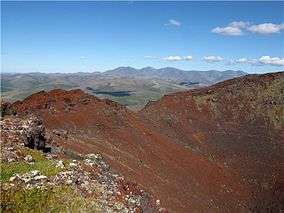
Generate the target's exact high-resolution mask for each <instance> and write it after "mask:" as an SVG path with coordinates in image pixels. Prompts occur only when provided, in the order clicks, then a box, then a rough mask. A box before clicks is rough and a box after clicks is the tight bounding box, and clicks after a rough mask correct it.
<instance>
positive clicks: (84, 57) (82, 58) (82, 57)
mask: <svg viewBox="0 0 284 213" xmlns="http://www.w3.org/2000/svg"><path fill="white" fill-rule="evenodd" d="M80 59H81V60H86V59H88V57H87V56H80Z"/></svg>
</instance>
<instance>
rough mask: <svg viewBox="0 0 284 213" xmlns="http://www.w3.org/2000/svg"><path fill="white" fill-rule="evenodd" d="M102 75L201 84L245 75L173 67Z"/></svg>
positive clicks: (117, 70) (114, 70)
mask: <svg viewBox="0 0 284 213" xmlns="http://www.w3.org/2000/svg"><path fill="white" fill-rule="evenodd" d="M103 74H107V75H115V76H120V77H134V78H151V79H153V78H158V79H161V80H167V81H177V82H179V81H192V82H199V83H201V84H213V83H216V82H219V81H224V80H227V79H231V78H235V77H238V76H242V75H246V74H247V73H246V72H243V71H240V70H238V71H234V70H226V71H218V70H208V71H197V70H190V71H185V70H180V69H177V68H174V67H165V68H161V69H155V68H153V67H144V68H142V69H135V68H133V67H118V68H116V69H113V70H109V71H106V72H104V73H103Z"/></svg>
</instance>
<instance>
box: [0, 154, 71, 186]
mask: <svg viewBox="0 0 284 213" xmlns="http://www.w3.org/2000/svg"><path fill="white" fill-rule="evenodd" d="M21 151H22V153H23V154H24V155H31V156H32V157H33V159H34V164H28V163H26V162H11V163H6V162H1V173H0V181H7V180H9V178H10V177H12V176H13V175H14V174H22V173H27V172H30V171H32V170H38V171H40V172H41V173H42V174H43V175H46V176H53V175H56V174H57V173H58V172H60V171H62V170H63V169H61V168H56V167H55V162H54V161H52V160H47V159H46V158H45V157H44V156H43V155H42V154H41V152H40V151H37V150H32V149H28V148H25V149H23V150H21ZM66 164H67V163H65V165H66Z"/></svg>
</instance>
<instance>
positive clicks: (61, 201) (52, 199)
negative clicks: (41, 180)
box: [0, 186, 99, 212]
mask: <svg viewBox="0 0 284 213" xmlns="http://www.w3.org/2000/svg"><path fill="white" fill-rule="evenodd" d="M1 192H2V193H1V208H0V212H99V209H98V207H97V204H96V202H95V200H91V199H87V198H84V197H82V196H81V195H80V194H78V193H77V192H76V191H75V190H74V189H72V188H71V187H68V186H56V187H48V188H32V189H24V188H19V187H18V188H17V187H15V188H10V189H8V190H3V189H1Z"/></svg>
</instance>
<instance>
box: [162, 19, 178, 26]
mask: <svg viewBox="0 0 284 213" xmlns="http://www.w3.org/2000/svg"><path fill="white" fill-rule="evenodd" d="M165 26H175V27H180V26H181V23H180V22H179V21H177V20H174V19H170V20H169V21H168V23H166V24H165Z"/></svg>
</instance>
